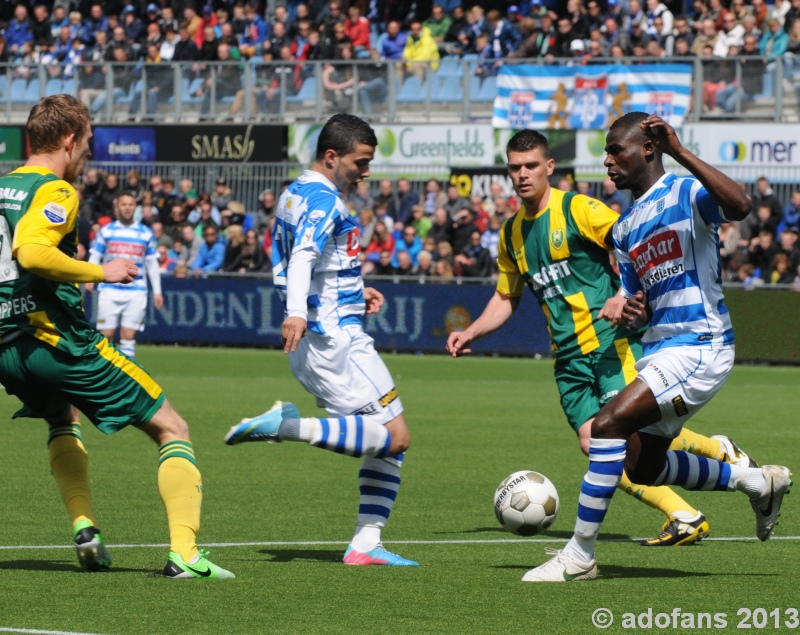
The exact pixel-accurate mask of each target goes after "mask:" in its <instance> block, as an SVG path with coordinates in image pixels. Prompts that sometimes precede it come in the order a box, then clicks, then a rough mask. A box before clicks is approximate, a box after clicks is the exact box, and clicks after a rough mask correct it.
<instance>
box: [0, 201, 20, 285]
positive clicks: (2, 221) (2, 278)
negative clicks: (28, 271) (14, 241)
mask: <svg viewBox="0 0 800 635" xmlns="http://www.w3.org/2000/svg"><path fill="white" fill-rule="evenodd" d="M18 278H19V269H17V263H16V261H15V260H14V258H13V257H12V256H11V228H10V227H9V226H8V219H7V218H6V217H5V216H0V283H2V282H8V281H9V280H17V279H18Z"/></svg>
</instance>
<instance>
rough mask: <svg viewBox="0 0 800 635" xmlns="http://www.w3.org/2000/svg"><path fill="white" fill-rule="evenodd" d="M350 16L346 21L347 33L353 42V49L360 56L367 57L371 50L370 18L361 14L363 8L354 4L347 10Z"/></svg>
mask: <svg viewBox="0 0 800 635" xmlns="http://www.w3.org/2000/svg"><path fill="white" fill-rule="evenodd" d="M347 13H348V16H349V17H348V18H347V20H345V21H344V28H345V33H346V35H347V37H348V38H350V41H351V42H352V43H353V49H354V50H355V53H356V55H357V56H358V57H365V56H366V55H368V54H369V50H370V26H369V20H367V18H365V17H364V16H363V15H361V9H360V7H359V6H358V5H357V4H353V5H351V6H350V8H349V9H348V10H347Z"/></svg>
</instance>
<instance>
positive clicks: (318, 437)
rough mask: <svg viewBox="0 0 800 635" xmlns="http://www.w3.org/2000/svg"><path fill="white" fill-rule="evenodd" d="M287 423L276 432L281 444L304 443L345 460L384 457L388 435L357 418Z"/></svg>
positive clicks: (334, 418) (306, 418)
mask: <svg viewBox="0 0 800 635" xmlns="http://www.w3.org/2000/svg"><path fill="white" fill-rule="evenodd" d="M294 421H295V420H291V419H287V421H286V422H284V423H282V424H281V427H280V430H279V432H278V434H279V436H280V438H281V440H284V441H305V442H306V443H308V444H309V445H313V446H316V447H318V448H323V449H325V450H330V451H331V452H336V453H338V454H346V455H348V456H355V457H361V456H374V457H376V458H379V459H381V458H383V457H385V456H387V453H388V452H389V447H390V446H391V445H392V435H391V433H390V432H389V430H387V429H386V426H384V425H382V424H380V423H376V422H375V421H371V420H370V419H369V418H366V417H362V416H361V415H350V416H347V417H330V418H328V419H316V418H312V417H304V418H302V419H300V422H299V425H297V424H296V423H294Z"/></svg>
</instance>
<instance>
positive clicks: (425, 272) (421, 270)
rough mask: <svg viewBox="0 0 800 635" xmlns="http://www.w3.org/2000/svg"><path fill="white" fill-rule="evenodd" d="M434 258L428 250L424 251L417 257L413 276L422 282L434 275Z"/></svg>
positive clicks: (412, 271)
mask: <svg viewBox="0 0 800 635" xmlns="http://www.w3.org/2000/svg"><path fill="white" fill-rule="evenodd" d="M433 267H434V265H433V256H432V255H431V252H430V251H428V250H427V249H423V250H422V251H421V252H419V254H418V255H417V266H416V267H414V268H413V269H412V270H411V275H412V276H417V277H418V278H419V279H420V282H423V281H424V279H426V278H429V277H431V276H432V275H433Z"/></svg>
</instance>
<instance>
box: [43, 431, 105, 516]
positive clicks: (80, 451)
mask: <svg viewBox="0 0 800 635" xmlns="http://www.w3.org/2000/svg"><path fill="white" fill-rule="evenodd" d="M47 451H48V453H49V454H50V470H51V471H52V472H53V476H54V477H55V479H56V485H58V491H59V493H60V494H61V499H62V500H63V501H64V505H66V507H67V512H68V513H69V515H70V518H71V519H72V527H73V529H74V528H75V527H76V526H77V525H78V523H85V522H90V523H91V524H92V525H95V524H96V523H95V518H94V513H93V511H92V489H91V485H90V484H89V453H88V452H86V448H85V447H83V441H82V440H81V424H80V423H79V422H76V423H73V424H72V425H69V426H61V427H59V428H51V429H50V436H49V437H48V439H47Z"/></svg>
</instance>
